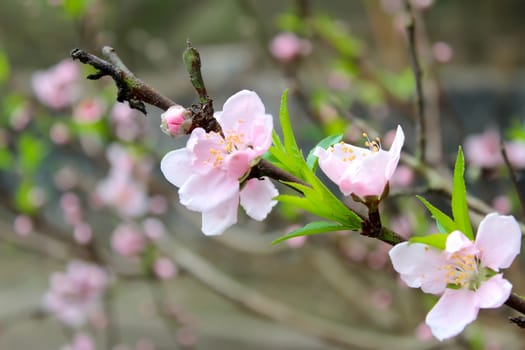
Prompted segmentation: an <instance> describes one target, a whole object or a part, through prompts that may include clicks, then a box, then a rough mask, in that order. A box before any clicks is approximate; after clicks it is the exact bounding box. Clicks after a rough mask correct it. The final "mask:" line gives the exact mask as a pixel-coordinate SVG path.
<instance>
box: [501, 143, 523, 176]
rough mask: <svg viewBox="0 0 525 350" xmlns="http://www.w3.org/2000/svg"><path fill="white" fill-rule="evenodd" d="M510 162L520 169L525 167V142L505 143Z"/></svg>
mask: <svg viewBox="0 0 525 350" xmlns="http://www.w3.org/2000/svg"><path fill="white" fill-rule="evenodd" d="M505 149H506V151H507V157H508V158H509V162H510V164H512V166H514V167H516V168H518V169H525V142H523V141H510V142H506V143H505Z"/></svg>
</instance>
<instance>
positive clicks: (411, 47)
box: [405, 0, 427, 163]
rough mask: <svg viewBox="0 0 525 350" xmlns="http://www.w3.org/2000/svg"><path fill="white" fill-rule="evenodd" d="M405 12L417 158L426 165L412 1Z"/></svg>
mask: <svg viewBox="0 0 525 350" xmlns="http://www.w3.org/2000/svg"><path fill="white" fill-rule="evenodd" d="M405 12H406V24H405V30H406V34H407V44H408V53H409V55H410V63H411V65H412V71H413V72H414V80H415V82H416V106H417V118H416V125H415V130H416V140H417V149H416V157H417V158H418V159H419V160H420V161H421V162H422V163H425V158H426V157H425V152H426V143H427V140H426V120H425V98H424V95H423V72H422V70H421V65H420V64H419V57H418V53H417V43H416V19H415V17H414V13H413V12H412V6H411V5H410V0H405Z"/></svg>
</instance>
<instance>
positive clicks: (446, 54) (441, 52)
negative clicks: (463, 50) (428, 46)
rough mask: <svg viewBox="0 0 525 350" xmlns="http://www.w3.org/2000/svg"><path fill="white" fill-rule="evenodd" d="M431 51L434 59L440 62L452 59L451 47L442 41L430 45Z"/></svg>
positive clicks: (452, 51)
mask: <svg viewBox="0 0 525 350" xmlns="http://www.w3.org/2000/svg"><path fill="white" fill-rule="evenodd" d="M432 53H433V54H434V59H435V60H436V61H438V62H440V63H447V62H449V61H450V60H451V59H452V56H453V55H454V50H453V49H452V47H451V46H450V45H449V44H447V43H446V42H443V41H438V42H437V43H435V44H434V45H433V46H432Z"/></svg>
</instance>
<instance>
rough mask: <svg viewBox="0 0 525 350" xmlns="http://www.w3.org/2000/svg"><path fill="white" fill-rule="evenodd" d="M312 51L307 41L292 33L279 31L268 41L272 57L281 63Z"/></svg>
mask: <svg viewBox="0 0 525 350" xmlns="http://www.w3.org/2000/svg"><path fill="white" fill-rule="evenodd" d="M311 51H312V45H311V44H310V42H309V41H307V40H304V39H301V38H299V37H298V36H297V35H295V34H294V33H286V32H285V33H280V34H277V35H276V36H275V38H273V40H272V42H271V43H270V52H271V53H272V55H273V57H275V58H276V59H278V60H279V61H281V62H283V63H288V62H291V61H293V60H294V59H296V58H298V57H300V56H306V55H308V54H309V53H310V52H311Z"/></svg>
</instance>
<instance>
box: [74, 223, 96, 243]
mask: <svg viewBox="0 0 525 350" xmlns="http://www.w3.org/2000/svg"><path fill="white" fill-rule="evenodd" d="M73 238H74V239H75V241H76V242H77V243H78V244H81V245H84V244H88V243H89V242H91V239H92V238H93V229H92V228H91V225H90V224H88V223H85V222H80V223H78V224H76V225H75V228H74V230H73Z"/></svg>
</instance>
